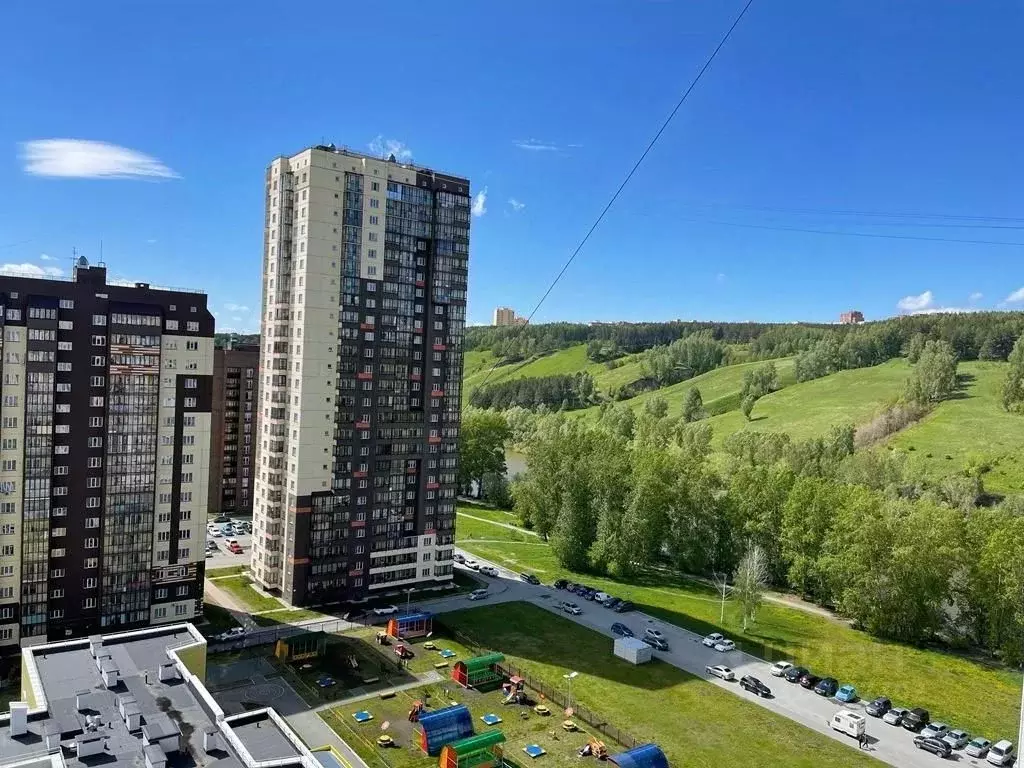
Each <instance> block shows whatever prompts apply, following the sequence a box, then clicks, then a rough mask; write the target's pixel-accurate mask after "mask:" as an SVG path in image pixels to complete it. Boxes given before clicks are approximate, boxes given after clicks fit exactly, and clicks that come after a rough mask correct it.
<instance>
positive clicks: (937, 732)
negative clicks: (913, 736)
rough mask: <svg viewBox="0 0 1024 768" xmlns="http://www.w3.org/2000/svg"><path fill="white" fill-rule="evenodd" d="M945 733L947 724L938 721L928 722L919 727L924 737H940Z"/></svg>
mask: <svg viewBox="0 0 1024 768" xmlns="http://www.w3.org/2000/svg"><path fill="white" fill-rule="evenodd" d="M947 733H949V726H948V725H946V724H945V723H940V722H938V721H936V722H934V723H928V725H926V726H925V727H924V728H922V729H921V735H922V736H924V737H925V738H926V739H941V738H942V737H943V736H945V735H946V734H947Z"/></svg>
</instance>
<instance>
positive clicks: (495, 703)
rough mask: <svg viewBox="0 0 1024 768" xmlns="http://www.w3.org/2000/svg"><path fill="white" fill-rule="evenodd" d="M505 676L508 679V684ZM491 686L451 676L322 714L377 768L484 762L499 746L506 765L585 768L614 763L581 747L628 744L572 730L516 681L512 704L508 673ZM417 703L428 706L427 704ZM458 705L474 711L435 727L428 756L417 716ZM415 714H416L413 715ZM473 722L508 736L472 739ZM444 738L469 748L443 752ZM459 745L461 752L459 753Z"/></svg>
mask: <svg viewBox="0 0 1024 768" xmlns="http://www.w3.org/2000/svg"><path fill="white" fill-rule="evenodd" d="M502 682H504V683H505V684H506V688H505V689H504V690H503V689H502V687H501V685H502ZM485 687H488V688H490V690H487V691H483V692H481V691H478V690H475V689H472V688H463V687H462V686H460V685H459V684H458V683H457V682H455V681H454V680H452V679H451V678H450V677H449V678H448V679H447V680H446V681H445V682H443V683H435V684H433V685H428V686H424V687H421V688H414V689H410V690H407V691H400V692H398V693H397V694H396V695H395V696H394V697H392V698H388V699H379V698H377V699H369V700H366V701H363V702H360V703H359V704H358V705H354V706H347V707H337V708H334V709H331V710H328V711H324V712H321V713H320V714H321V717H323V719H324V721H325V722H326V723H327V724H328V725H329V726H331V728H333V729H334V730H335V731H336V732H337V733H338V735H339V736H341V738H342V739H345V741H347V742H348V744H349V745H350V746H351V747H352V748H353V749H355V750H356V751H357V752H358V753H359V755H360V756H361V757H362V758H363V759H364V760H365V761H366V762H367V763H368V764H369V765H370V766H372V767H373V768H381V767H383V766H387V765H390V766H391V768H439V767H440V768H481V767H482V766H487V765H489V764H490V763H491V760H492V758H493V756H494V750H495V748H496V750H497V751H498V752H499V753H500V755H501V756H502V758H503V762H504V763H505V764H506V765H513V766H519V768H528V766H536V768H542V767H544V766H546V767H547V768H554V767H555V766H557V767H558V768H567V766H569V765H573V766H576V768H583V767H584V766H587V765H588V764H589V765H592V766H595V768H596V766H598V765H601V766H604V765H607V766H609V768H612V766H611V763H603V762H599V761H598V760H597V758H596V757H595V756H588V757H580V756H579V751H580V750H581V749H582V748H584V747H585V746H587V745H590V744H591V742H592V741H598V740H601V741H603V744H604V748H605V749H607V750H608V752H609V753H611V754H616V753H618V752H622V751H623V750H624V747H622V746H621V745H618V744H613V743H610V742H609V740H608V739H607V738H605V737H603V736H601V735H600V734H595V735H596V738H595V739H592V738H591V736H590V735H589V734H588V731H587V725H586V723H583V722H580V721H571V722H572V724H573V726H574V727H573V729H572V730H567V727H566V725H565V723H564V721H566V720H567V718H566V717H565V715H564V713H563V712H561V711H560V710H559V709H558V708H557V707H556V706H554V705H550V706H548V705H549V704H550V702H546V701H545V700H543V699H540V698H539V697H538V696H537V695H536V694H535V693H533V692H532V691H530V690H529V689H525V690H521V691H519V690H517V688H518V687H517V686H516V685H514V684H513V685H512V686H511V689H512V690H511V692H512V693H513V694H518V693H520V692H521V695H513V697H512V700H511V701H510V703H507V704H506V703H505V701H506V700H507V699H509V692H510V689H509V687H508V681H507V679H504V680H503V681H498V682H497V684H496V685H487V686H485ZM517 702H522V703H517ZM418 705H422V709H420V706H418ZM453 705H465V707H466V709H467V710H468V712H467V713H460V712H454V713H452V716H451V717H448V718H445V719H447V720H448V721H449V722H446V723H442V724H441V725H440V726H437V725H431V727H430V731H431V732H433V733H435V734H437V735H436V736H435V737H434V738H433V740H432V741H431V743H430V744H429V747H430V749H431V751H432V752H433V753H434V754H427V753H426V752H424V750H423V736H422V733H423V728H422V726H421V725H420V722H419V719H420V718H422V717H423V716H424V715H427V714H429V713H435V712H438V711H439V710H442V709H445V708H449V707H452V706H453ZM538 705H539V706H540V707H542V708H543V707H545V706H547V708H548V714H538V712H537V711H535V709H534V708H535V707H536V706H538ZM357 712H360V713H366V714H368V715H369V716H370V719H364V718H365V714H362V715H361V716H360V719H363V722H358V721H357V718H356V717H355V716H354V715H355V714H356V713H357ZM445 714H447V713H445ZM410 716H412V717H413V718H415V719H414V720H410ZM442 717H444V715H442ZM495 718H497V721H495ZM385 723H386V724H387V727H386V728H385V727H383V726H384V724H385ZM488 723H491V724H488ZM467 726H468V727H467ZM469 728H471V729H472V731H471V733H472V736H474V737H479V736H481V735H482V734H487V733H489V732H492V731H500V733H501V734H502V736H503V737H504V738H503V739H502V740H499V741H497V742H496V743H487V742H489V741H493V740H495V739H496V738H497V737H489V738H485V739H475V738H474V739H471V738H467V736H468V735H469V734H468V733H467V731H468V729H469ZM381 736H388V737H390V741H391V745H390V746H387V747H381V746H379V745H378V742H377V740H378V738H380V737H381ZM442 741H444V742H454V743H455V744H456V745H459V744H464V746H463V747H462V748H461V749H459V750H449V751H447V752H445V751H444V750H443V745H441V742H442ZM532 747H539V748H540V750H542V754H540V755H539V756H538V757H535V758H534V757H530V756H529V755H528V754H527V752H526V751H525V750H526V749H527V748H532ZM456 751H460V752H462V754H455V752H456ZM591 751H593V748H591ZM384 761H386V763H385V762H384Z"/></svg>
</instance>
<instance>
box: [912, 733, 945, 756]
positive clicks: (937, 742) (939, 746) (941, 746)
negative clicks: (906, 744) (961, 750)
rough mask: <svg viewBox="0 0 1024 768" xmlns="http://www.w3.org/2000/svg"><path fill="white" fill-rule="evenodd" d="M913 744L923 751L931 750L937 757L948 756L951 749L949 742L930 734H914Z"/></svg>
mask: <svg viewBox="0 0 1024 768" xmlns="http://www.w3.org/2000/svg"><path fill="white" fill-rule="evenodd" d="M914 746H915V747H917V748H918V749H923V750H924V751H925V752H931V753H932V754H933V755H938V756H939V757H949V755H950V753H951V752H952V751H953V750H952V749H950V748H949V744H947V743H946V742H944V741H943V740H942V739H935V738H932V737H930V736H915V737H914Z"/></svg>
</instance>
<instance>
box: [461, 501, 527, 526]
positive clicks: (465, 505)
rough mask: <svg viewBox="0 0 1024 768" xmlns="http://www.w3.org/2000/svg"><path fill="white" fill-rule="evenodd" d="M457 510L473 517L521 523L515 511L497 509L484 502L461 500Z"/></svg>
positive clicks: (513, 523) (512, 523)
mask: <svg viewBox="0 0 1024 768" xmlns="http://www.w3.org/2000/svg"><path fill="white" fill-rule="evenodd" d="M455 510H456V511H457V512H465V513H466V514H467V515H472V516H473V517H482V518H484V519H485V520H493V521H494V522H496V523H508V524H509V525H519V517H518V516H517V515H516V513H515V512H512V511H509V510H505V509H496V508H494V507H490V506H486V505H484V504H474V503H473V502H471V501H466V500H465V499H460V500H459V503H458V505H457V506H456V508H455Z"/></svg>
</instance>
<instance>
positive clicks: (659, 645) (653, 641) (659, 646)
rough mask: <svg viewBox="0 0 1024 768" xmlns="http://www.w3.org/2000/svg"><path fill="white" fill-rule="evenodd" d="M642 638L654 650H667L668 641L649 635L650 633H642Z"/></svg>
mask: <svg viewBox="0 0 1024 768" xmlns="http://www.w3.org/2000/svg"><path fill="white" fill-rule="evenodd" d="M642 640H643V641H644V642H645V643H647V644H648V645H649V646H651V648H654V649H656V650H659V651H667V650H668V643H666V642H665V641H664V640H663V639H662V638H660V637H651V636H650V635H644V636H643V638H642Z"/></svg>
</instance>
